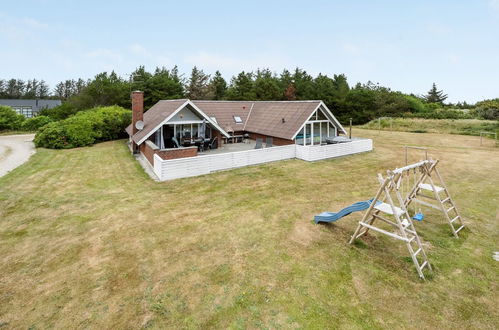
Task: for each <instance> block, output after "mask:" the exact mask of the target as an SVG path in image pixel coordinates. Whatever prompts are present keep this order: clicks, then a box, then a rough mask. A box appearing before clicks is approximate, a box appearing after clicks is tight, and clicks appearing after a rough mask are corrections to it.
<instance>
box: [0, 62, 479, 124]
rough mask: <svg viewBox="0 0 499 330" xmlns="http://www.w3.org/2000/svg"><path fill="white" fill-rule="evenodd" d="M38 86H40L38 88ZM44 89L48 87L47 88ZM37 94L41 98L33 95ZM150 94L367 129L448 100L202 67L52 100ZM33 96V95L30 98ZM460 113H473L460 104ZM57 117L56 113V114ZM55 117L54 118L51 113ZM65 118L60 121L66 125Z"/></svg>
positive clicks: (336, 80)
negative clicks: (307, 112) (266, 104)
mask: <svg viewBox="0 0 499 330" xmlns="http://www.w3.org/2000/svg"><path fill="white" fill-rule="evenodd" d="M33 86H36V88H35V87H33ZM42 86H43V87H42ZM33 90H34V91H35V92H33ZM132 90H142V91H144V105H145V107H146V109H148V108H149V107H151V106H153V105H154V104H155V103H156V102H158V101H159V100H163V99H177V98H189V99H193V100H197V99H206V100H323V101H324V103H325V104H326V105H327V106H328V107H329V108H330V109H332V110H333V111H334V113H335V115H336V116H337V117H338V119H339V120H341V121H347V120H348V119H349V118H352V119H353V122H354V123H355V124H361V123H365V122H367V121H369V120H372V119H375V118H378V117H381V116H401V115H403V114H415V113H416V114H417V113H425V112H428V111H433V110H434V109H436V108H439V107H440V108H441V107H444V101H445V100H446V98H447V95H446V94H444V93H443V91H441V90H438V88H437V86H436V84H433V86H432V88H431V89H430V90H429V91H428V93H427V94H426V95H424V96H417V95H414V94H404V93H401V92H398V91H393V90H391V89H390V88H388V87H385V86H381V85H379V84H376V83H373V82H370V81H369V82H367V83H364V84H362V83H357V84H355V85H353V86H350V85H349V83H348V81H347V77H346V76H345V75H344V74H334V75H332V76H328V75H325V74H318V75H316V76H315V77H314V76H312V75H311V74H309V73H307V72H306V71H305V70H303V69H300V68H296V69H295V70H292V71H289V70H283V71H282V72H281V73H279V74H277V73H275V72H273V71H271V70H270V69H258V70H256V71H254V72H246V71H242V72H240V73H238V74H237V75H235V76H233V77H232V78H231V79H230V81H226V80H225V79H224V78H223V76H222V74H221V73H220V72H219V71H216V72H215V73H214V74H212V75H210V74H207V73H205V72H204V71H203V70H201V69H199V68H197V67H196V66H195V67H194V68H193V69H192V71H191V73H190V75H189V76H188V77H184V76H183V75H181V74H179V71H178V68H177V67H176V66H175V67H173V68H171V69H167V68H165V67H157V68H156V69H155V70H154V71H152V72H149V71H147V70H146V69H145V67H144V66H140V67H138V68H137V69H136V70H135V71H133V72H132V73H131V74H130V75H129V76H128V77H126V78H124V77H121V76H119V75H118V74H116V73H115V72H111V73H108V72H102V73H99V74H97V75H96V76H95V77H94V78H93V79H89V80H83V79H81V78H80V79H76V80H65V81H62V82H60V83H58V84H57V85H56V87H55V88H54V90H53V92H52V93H51V94H50V96H52V97H55V98H60V99H62V100H64V101H65V102H64V104H63V106H62V108H61V109H56V110H54V111H57V114H55V113H52V116H53V117H57V116H59V117H61V118H64V117H67V116H68V115H71V114H73V113H76V112H78V111H79V110H82V109H89V108H93V107H97V106H109V105H119V106H122V107H126V108H129V107H130V106H131V101H130V92H131V91H132ZM28 91H29V92H28ZM33 93H34V94H33ZM33 96H34V97H40V98H43V97H48V96H49V92H48V86H47V85H46V84H45V82H44V81H43V80H41V81H36V80H34V79H33V80H30V81H28V82H26V83H24V82H23V81H20V80H16V79H11V80H8V81H4V80H1V81H0V97H12V98H28V97H33ZM452 106H453V107H455V108H467V107H471V106H470V105H469V104H466V103H465V102H464V103H458V104H457V105H452ZM54 111H53V112H54ZM46 114H47V115H49V116H50V115H51V114H50V113H46ZM61 118H59V119H61Z"/></svg>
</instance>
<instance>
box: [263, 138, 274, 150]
mask: <svg viewBox="0 0 499 330" xmlns="http://www.w3.org/2000/svg"><path fill="white" fill-rule="evenodd" d="M272 142H273V138H272V137H270V136H267V137H266V138H265V148H270V147H272Z"/></svg>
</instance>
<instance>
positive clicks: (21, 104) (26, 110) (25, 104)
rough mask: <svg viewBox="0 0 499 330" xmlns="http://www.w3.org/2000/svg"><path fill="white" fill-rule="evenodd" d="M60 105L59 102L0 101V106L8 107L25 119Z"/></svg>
mask: <svg viewBox="0 0 499 330" xmlns="http://www.w3.org/2000/svg"><path fill="white" fill-rule="evenodd" d="M61 104H62V101H61V100H38V99H37V100H29V99H27V100H24V99H0V105H6V106H9V107H11V108H12V109H14V110H15V111H16V112H17V113H18V114H21V115H24V117H26V118H31V117H34V116H36V115H37V114H38V112H40V111H42V110H43V109H51V108H54V107H57V106H59V105H61Z"/></svg>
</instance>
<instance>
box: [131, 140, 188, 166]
mask: <svg viewBox="0 0 499 330" xmlns="http://www.w3.org/2000/svg"><path fill="white" fill-rule="evenodd" d="M139 149H140V152H141V153H142V154H143V155H144V157H145V158H146V159H147V161H148V162H149V163H150V164H151V165H152V166H154V154H157V155H158V156H159V157H161V158H162V159H177V158H186V157H196V156H197V155H198V148H197V147H187V148H172V149H165V150H159V148H158V147H157V146H156V145H155V144H154V143H153V142H152V141H149V140H147V141H146V142H144V143H142V144H141V145H140V147H139Z"/></svg>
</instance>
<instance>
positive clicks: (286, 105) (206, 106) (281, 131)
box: [127, 99, 346, 144]
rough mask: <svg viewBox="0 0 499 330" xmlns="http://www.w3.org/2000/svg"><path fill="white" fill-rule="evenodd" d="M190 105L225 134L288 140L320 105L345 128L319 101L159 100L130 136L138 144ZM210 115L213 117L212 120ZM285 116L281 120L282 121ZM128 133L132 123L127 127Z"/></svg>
mask: <svg viewBox="0 0 499 330" xmlns="http://www.w3.org/2000/svg"><path fill="white" fill-rule="evenodd" d="M187 104H190V105H191V106H192V107H193V108H194V109H196V110H197V111H198V112H200V113H201V114H203V115H204V116H207V117H208V118H209V121H210V123H211V124H212V125H214V126H215V127H216V128H217V129H219V130H220V131H221V132H222V133H223V134H224V135H226V136H227V135H228V134H227V133H226V131H227V130H233V131H247V132H252V133H258V134H263V135H268V136H274V137H278V138H283V139H287V140H292V139H294V138H295V136H296V134H297V133H298V132H299V131H300V129H301V128H302V127H303V125H304V124H305V122H306V121H307V120H308V119H309V118H310V117H311V116H312V114H313V113H314V112H315V111H316V110H317V109H319V108H322V109H323V110H324V113H325V114H326V116H327V117H329V120H331V121H332V122H333V123H335V125H336V126H337V127H338V128H339V130H340V131H342V132H344V133H346V131H345V129H344V128H343V126H341V124H340V123H339V122H338V120H337V119H336V118H335V117H334V115H333V114H332V113H331V111H330V110H329V109H328V108H327V107H326V105H325V104H324V103H323V102H322V101H319V100H314V101H197V100H196V101H189V100H187V99H181V100H170V101H159V102H158V103H156V104H155V105H154V106H153V107H152V108H150V109H149V110H148V111H146V112H145V113H144V124H145V125H144V128H143V129H142V130H141V131H139V132H137V133H136V134H135V135H134V136H133V138H132V139H133V140H134V141H135V142H136V143H137V144H140V143H142V142H143V140H145V139H146V138H147V137H148V136H149V135H151V134H152V133H153V132H154V131H156V129H157V128H158V126H160V125H161V124H162V123H164V122H165V120H166V119H168V118H171V116H172V115H173V114H175V112H177V111H179V110H181V109H182V108H184V107H185V106H186V105H187ZM234 116H237V117H240V118H241V120H242V123H236V122H235V120H234ZM212 118H215V120H213V119H212ZM283 119H284V121H283ZM127 132H128V134H131V125H130V126H128V127H127Z"/></svg>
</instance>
